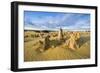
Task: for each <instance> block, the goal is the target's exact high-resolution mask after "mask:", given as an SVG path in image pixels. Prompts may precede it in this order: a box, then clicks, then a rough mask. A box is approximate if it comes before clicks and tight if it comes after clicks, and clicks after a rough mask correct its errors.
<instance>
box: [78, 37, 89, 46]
mask: <svg viewBox="0 0 100 73" xmlns="http://www.w3.org/2000/svg"><path fill="white" fill-rule="evenodd" d="M89 40H90V37H89V36H87V37H81V38H80V39H78V40H77V43H78V44H79V47H81V46H82V45H83V44H85V43H86V42H87V41H89Z"/></svg>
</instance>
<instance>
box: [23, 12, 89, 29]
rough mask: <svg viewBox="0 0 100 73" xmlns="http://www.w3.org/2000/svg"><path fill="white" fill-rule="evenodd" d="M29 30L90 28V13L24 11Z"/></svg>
mask: <svg viewBox="0 0 100 73" xmlns="http://www.w3.org/2000/svg"><path fill="white" fill-rule="evenodd" d="M24 28H25V29H27V30H58V29H59V28H62V29H65V30H90V14H83V13H67V12H66V13H61V12H37V11H24Z"/></svg>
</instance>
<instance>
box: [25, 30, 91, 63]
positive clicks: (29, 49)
mask: <svg viewBox="0 0 100 73" xmlns="http://www.w3.org/2000/svg"><path fill="white" fill-rule="evenodd" d="M78 33H80V38H79V39H78V40H77V41H76V42H77V44H78V48H77V49H76V50H71V49H70V48H69V47H68V46H67V43H66V41H68V40H69V38H70V32H65V31H64V32H63V40H62V41H59V40H58V32H48V33H44V32H35V31H25V32H24V61H26V62H27V61H46V60H73V59H88V58H90V32H82V31H80V32H78ZM47 34H49V40H50V41H49V45H48V47H46V49H44V43H43V40H44V36H45V35H47ZM41 35H42V36H41Z"/></svg>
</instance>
